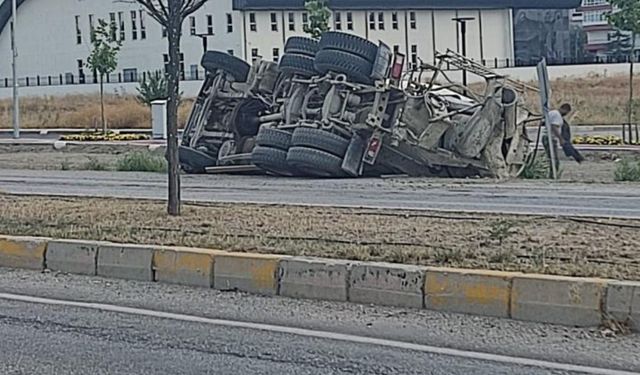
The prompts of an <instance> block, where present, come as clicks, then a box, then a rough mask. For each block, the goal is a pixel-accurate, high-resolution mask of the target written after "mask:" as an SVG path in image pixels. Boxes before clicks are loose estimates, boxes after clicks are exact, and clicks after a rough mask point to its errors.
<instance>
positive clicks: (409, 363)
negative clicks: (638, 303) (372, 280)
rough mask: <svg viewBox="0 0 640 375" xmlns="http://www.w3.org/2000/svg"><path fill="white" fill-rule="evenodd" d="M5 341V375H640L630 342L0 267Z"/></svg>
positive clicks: (1, 355)
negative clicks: (636, 372) (584, 374)
mask: <svg viewBox="0 0 640 375" xmlns="http://www.w3.org/2000/svg"><path fill="white" fill-rule="evenodd" d="M38 297H40V298H41V299H39V298H38ZM42 297H44V298H42ZM0 335H1V336H0V337H2V340H0V373H2V374H56V375H57V374H60V375H65V374H127V375H130V374H131V375H133V374H243V375H244V374H323V375H324V374H385V375H386V374H450V375H457V374H465V375H466V374H492V375H493V374H532V375H533V374H535V375H538V374H583V373H588V374H612V375H622V374H631V373H635V372H634V371H640V357H638V356H637V353H638V350H639V346H640V337H638V336H637V335H629V336H620V337H611V336H608V335H606V334H603V333H602V332H600V331H598V330H585V329H576V328H565V327H557V326H550V325H540V324H526V323H519V322H513V321H508V320H500V319H492V318H481V317H468V316H464V315H454V314H441V313H435V312H429V311H419V310H406V309H392V308H382V307H371V306H360V305H353V304H347V303H329V302H314V301H304V300H303V301H295V300H290V299H285V298H268V297H259V296H250V295H244V294H238V293H223V292H218V291H214V290H208V289H196V288H186V287H180V286H170V285H160V284H152V283H141V282H130V281H118V280H106V279H101V278H87V277H81V276H69V275H63V274H53V273H45V274H42V273H39V272H31V271H13V270H8V269H1V268H0Z"/></svg>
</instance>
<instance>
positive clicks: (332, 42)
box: [320, 31, 378, 65]
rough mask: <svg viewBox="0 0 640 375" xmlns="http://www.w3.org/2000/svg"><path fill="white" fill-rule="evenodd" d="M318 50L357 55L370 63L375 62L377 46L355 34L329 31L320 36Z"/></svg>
mask: <svg viewBox="0 0 640 375" xmlns="http://www.w3.org/2000/svg"><path fill="white" fill-rule="evenodd" d="M320 50H337V51H343V52H348V53H350V54H352V55H356V56H359V57H361V58H363V59H365V60H366V61H368V62H369V63H370V64H372V65H373V63H375V61H376V58H377V56H378V46H376V45H375V44H374V43H371V42H370V41H368V40H366V39H364V38H361V37H359V36H356V35H352V34H347V33H341V32H337V31H329V32H326V33H324V34H322V38H320Z"/></svg>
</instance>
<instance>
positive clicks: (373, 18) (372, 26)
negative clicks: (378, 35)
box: [369, 12, 376, 30]
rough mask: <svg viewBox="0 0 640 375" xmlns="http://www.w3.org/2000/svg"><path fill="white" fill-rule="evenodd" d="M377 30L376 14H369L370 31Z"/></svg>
mask: <svg viewBox="0 0 640 375" xmlns="http://www.w3.org/2000/svg"><path fill="white" fill-rule="evenodd" d="M375 29H376V14H375V13H373V12H372V13H369V30H375Z"/></svg>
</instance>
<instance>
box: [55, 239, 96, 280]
mask: <svg viewBox="0 0 640 375" xmlns="http://www.w3.org/2000/svg"><path fill="white" fill-rule="evenodd" d="M105 244H108V243H106V242H97V241H76V240H52V241H50V242H49V245H48V246H47V252H46V256H45V258H46V259H45V264H46V267H47V268H48V269H50V270H52V271H61V272H68V273H75V274H79V275H96V272H97V262H98V248H99V247H100V245H105Z"/></svg>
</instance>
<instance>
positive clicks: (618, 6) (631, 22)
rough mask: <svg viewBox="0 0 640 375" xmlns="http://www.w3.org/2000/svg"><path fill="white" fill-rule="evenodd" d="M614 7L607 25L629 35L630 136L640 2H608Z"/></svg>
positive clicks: (639, 25) (639, 23)
mask: <svg viewBox="0 0 640 375" xmlns="http://www.w3.org/2000/svg"><path fill="white" fill-rule="evenodd" d="M609 3H611V5H612V6H613V7H614V11H613V12H611V13H610V14H609V15H608V16H607V19H608V20H609V23H610V24H611V25H613V26H614V27H616V28H618V29H619V30H623V31H627V32H629V33H631V48H630V50H629V51H630V52H629V60H630V62H631V66H630V70H629V106H628V111H627V122H628V124H629V135H631V121H632V120H633V63H634V59H635V51H634V50H635V47H636V34H637V33H639V32H640V1H638V0H609Z"/></svg>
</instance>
